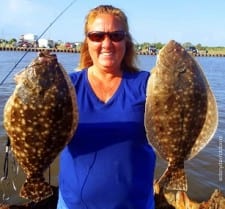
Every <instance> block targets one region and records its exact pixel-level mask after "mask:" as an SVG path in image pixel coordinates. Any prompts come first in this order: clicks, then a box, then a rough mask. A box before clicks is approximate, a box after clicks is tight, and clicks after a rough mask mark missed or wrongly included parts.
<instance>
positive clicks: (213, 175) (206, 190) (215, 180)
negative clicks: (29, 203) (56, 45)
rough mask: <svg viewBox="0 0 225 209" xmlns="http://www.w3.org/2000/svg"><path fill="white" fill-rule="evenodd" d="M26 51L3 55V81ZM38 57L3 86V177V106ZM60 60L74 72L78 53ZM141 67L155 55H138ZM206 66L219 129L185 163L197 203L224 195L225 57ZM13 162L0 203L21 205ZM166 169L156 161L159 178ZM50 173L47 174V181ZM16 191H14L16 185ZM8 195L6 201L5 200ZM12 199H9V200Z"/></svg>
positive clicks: (0, 155) (206, 60)
mask: <svg viewBox="0 0 225 209" xmlns="http://www.w3.org/2000/svg"><path fill="white" fill-rule="evenodd" d="M23 54H24V52H10V51H9V52H0V81H2V79H3V78H4V76H5V75H6V74H7V73H8V72H9V71H10V70H11V69H12V68H13V67H14V65H15V64H16V63H17V61H18V60H19V59H20V58H21V57H22V56H23ZM35 56H36V52H30V53H28V54H27V55H26V56H25V58H24V59H23V60H22V62H21V63H20V64H19V65H18V66H17V67H16V69H15V70H14V71H13V73H12V75H10V76H9V77H8V79H7V80H6V81H5V83H4V84H3V85H1V86H0V177H1V176H3V163H4V150H5V135H6V134H5V131H4V129H3V126H2V115H3V107H4V105H5V102H6V100H7V99H8V97H9V96H10V95H11V93H12V91H13V89H14V87H15V84H14V81H13V75H14V74H15V73H16V72H19V71H21V69H22V68H24V67H25V66H26V65H27V64H29V63H30V61H31V60H32V59H33V58H34V57H35ZM57 57H58V60H59V61H60V62H61V63H62V65H63V66H64V68H65V69H66V70H67V71H68V72H71V71H73V70H74V69H75V68H76V67H77V64H78V60H79V54H69V53H57ZM138 58H139V66H140V68H141V69H143V70H146V71H149V70H150V69H151V68H152V67H153V66H154V65H155V60H156V57H155V56H145V55H139V57H138ZM196 59H197V61H198V62H199V63H200V65H201V66H202V67H203V69H204V72H205V75H206V77H207V79H208V81H209V84H210V86H211V88H212V90H213V92H214V94H215V96H216V100H217V103H218V109H219V126H218V129H217V131H216V134H215V135H214V137H213V139H212V140H211V142H210V143H209V144H208V145H207V146H206V147H205V149H204V150H202V151H201V152H200V153H199V154H198V155H197V156H196V157H195V158H194V159H192V160H190V161H187V162H186V163H185V170H186V173H187V176H188V186H189V188H188V195H189V197H190V198H191V199H193V200H196V201H203V200H207V199H208V198H209V197H210V195H211V194H212V192H213V191H214V190H215V189H216V188H219V189H221V190H222V192H223V193H224V194H225V183H224V182H225V84H224V78H225V58H221V57H196ZM13 165H14V163H13V159H12V158H10V167H9V179H10V180H11V181H9V182H4V183H6V184H1V182H0V203H1V202H5V203H10V204H12V203H13V204H18V203H21V202H23V200H22V199H21V198H19V196H18V193H19V189H20V186H21V185H22V183H23V181H24V174H23V173H22V171H21V170H20V171H19V174H18V176H15V172H13V169H14V168H15V167H13ZM165 168H166V163H165V162H164V161H163V160H161V159H160V158H158V159H157V167H156V178H158V177H159V176H160V175H161V174H162V172H163V171H164V170H165ZM50 171H51V172H50V177H51V178H50V181H51V184H53V185H57V173H58V159H56V161H55V162H54V163H53V165H52V166H51V168H50ZM48 177H49V171H47V172H46V178H47V179H48ZM12 180H13V182H12ZM13 184H14V185H15V187H16V189H17V190H16V191H15V190H14V188H13V187H14V185H13ZM3 193H6V196H5V199H4V200H3V199H2V195H3ZM7 196H9V197H10V198H9V199H7V198H6V197H7Z"/></svg>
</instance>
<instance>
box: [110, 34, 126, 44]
mask: <svg viewBox="0 0 225 209" xmlns="http://www.w3.org/2000/svg"><path fill="white" fill-rule="evenodd" d="M109 37H110V39H111V40H112V41H114V42H118V41H122V40H123V39H124V37H125V32H123V31H116V32H112V33H109Z"/></svg>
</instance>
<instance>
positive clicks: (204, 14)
mask: <svg viewBox="0 0 225 209" xmlns="http://www.w3.org/2000/svg"><path fill="white" fill-rule="evenodd" d="M71 2H74V0H0V3H1V8H0V39H1V38H3V39H6V40H10V39H11V38H16V39H17V40H18V39H19V37H20V36H21V35H22V34H27V33H33V34H35V35H37V36H38V37H40V35H41V34H42V33H43V32H44V31H45V30H46V29H47V28H48V27H49V29H47V31H46V32H45V33H44V34H43V36H42V38H47V39H52V40H54V41H59V40H61V41H63V42H80V41H83V39H84V32H83V30H84V18H85V16H86V14H87V13H88V11H89V10H90V9H92V8H94V7H96V6H98V5H100V4H111V5H113V6H116V7H119V8H120V9H122V10H123V11H124V12H125V14H126V15H127V17H128V22H129V27H130V33H131V34H132V37H133V40H134V41H135V43H144V42H148V43H157V42H161V43H166V42H168V41H169V40H171V39H174V40H176V41H177V42H180V43H186V42H190V43H192V44H193V45H197V44H201V45H202V46H225V12H224V9H225V1H224V0H138V1H137V0H131V1H128V0H111V1H109V0H75V2H74V3H73V4H72V6H71V7H69V9H68V10H66V12H65V13H64V14H63V15H61V16H60V17H59V18H58V19H57V20H56V21H55V22H53V21H54V19H55V18H56V17H57V16H58V15H59V14H60V13H61V12H62V11H63V10H64V9H65V8H66V7H67V6H68V5H69V4H70V3H71Z"/></svg>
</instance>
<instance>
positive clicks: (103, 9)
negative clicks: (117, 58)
mask: <svg viewBox="0 0 225 209" xmlns="http://www.w3.org/2000/svg"><path fill="white" fill-rule="evenodd" d="M99 14H110V15H114V16H115V17H117V18H118V19H119V20H120V21H121V23H122V24H123V28H124V31H125V32H126V33H127V36H126V51H125V55H124V58H123V60H122V63H121V69H122V70H124V71H129V72H136V71H138V70H139V69H138V67H137V65H136V61H137V54H136V51H135V48H134V43H133V41H132V37H131V35H130V33H129V26H128V21H127V17H126V15H125V14H124V12H123V11H122V10H120V9H119V8H116V7H113V6H111V5H100V6H98V7H96V8H94V9H92V10H90V12H89V13H88V15H87V16H86V18H85V25H84V33H85V39H84V42H83V44H82V46H81V56H80V63H79V66H78V68H79V69H84V68H88V67H90V66H92V65H93V61H92V59H91V56H90V54H89V51H88V44H87V33H88V28H89V25H90V24H92V22H93V21H94V20H95V18H96V17H97V16H98V15H99Z"/></svg>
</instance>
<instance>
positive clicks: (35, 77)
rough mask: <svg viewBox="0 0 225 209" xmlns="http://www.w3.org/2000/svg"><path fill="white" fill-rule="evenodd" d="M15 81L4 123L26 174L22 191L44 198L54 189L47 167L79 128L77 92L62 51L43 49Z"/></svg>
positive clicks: (34, 198) (34, 196)
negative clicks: (60, 57) (61, 57)
mask: <svg viewBox="0 0 225 209" xmlns="http://www.w3.org/2000/svg"><path fill="white" fill-rule="evenodd" d="M15 80H16V87H15V90H14V92H13V94H12V95H11V96H10V98H9V99H8V101H7V103H6V105H5V108H4V127H5V130H6V132H7V134H8V136H9V137H10V141H11V147H12V151H13V153H14V156H15V158H16V159H17V161H18V163H19V164H20V166H21V167H22V169H23V171H24V173H25V174H26V180H25V183H24V185H23V186H22V188H21V190H20V196H21V197H23V198H26V199H30V200H32V201H34V202H39V201H41V200H42V199H45V198H47V197H49V196H51V195H52V194H53V193H52V189H51V186H50V185H49V184H48V183H47V182H45V180H44V177H43V172H44V171H45V170H46V169H47V168H48V166H49V165H50V164H51V163H52V161H53V160H54V159H55V158H56V156H57V155H58V154H59V152H60V151H61V150H62V149H63V148H64V147H65V145H66V144H67V143H68V142H69V141H70V139H71V138H72V136H73V134H74V132H75V130H76V127H77V121H78V111H77V104H76V94H75V90H74V87H73V85H72V83H71V81H70V78H69V76H68V75H67V73H66V72H65V70H64V69H63V67H62V66H61V65H60V64H59V63H58V61H57V58H56V56H55V55H51V54H49V53H48V52H41V53H40V54H39V56H38V57H37V58H36V59H34V60H33V61H32V62H31V64H30V65H29V66H28V67H26V68H25V69H24V70H23V71H22V72H20V73H18V74H17V75H16V76H15Z"/></svg>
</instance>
